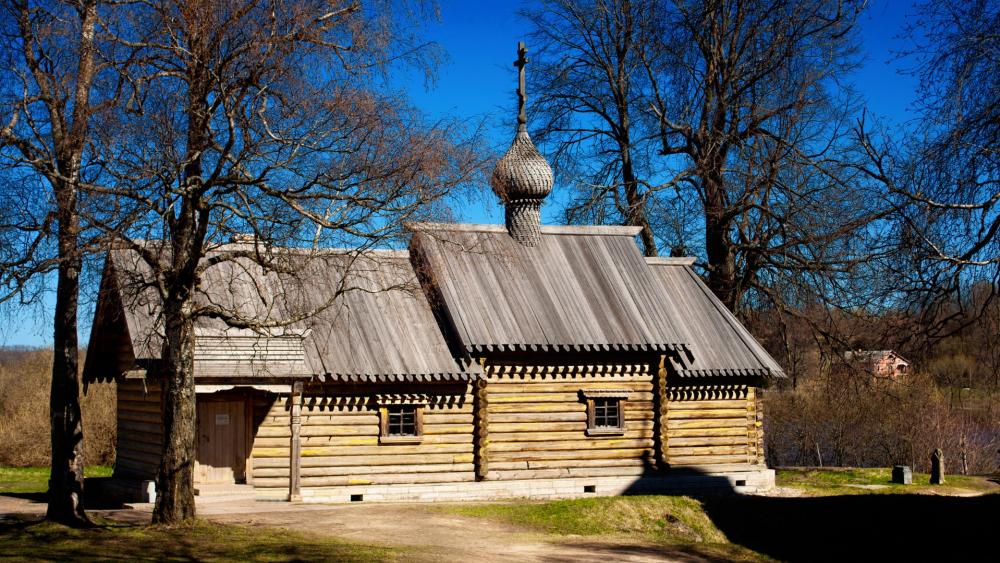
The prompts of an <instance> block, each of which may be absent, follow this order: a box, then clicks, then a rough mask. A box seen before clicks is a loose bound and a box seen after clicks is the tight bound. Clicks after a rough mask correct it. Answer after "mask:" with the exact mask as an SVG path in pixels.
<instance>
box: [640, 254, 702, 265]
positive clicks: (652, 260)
mask: <svg viewBox="0 0 1000 563" xmlns="http://www.w3.org/2000/svg"><path fill="white" fill-rule="evenodd" d="M695 260H697V258H695V257H694V256H646V263H647V264H649V265H650V266H693V265H694V263H695Z"/></svg>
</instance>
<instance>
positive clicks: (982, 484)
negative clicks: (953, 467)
mask: <svg viewBox="0 0 1000 563" xmlns="http://www.w3.org/2000/svg"><path fill="white" fill-rule="evenodd" d="M776 482H777V485H778V486H779V487H794V488H796V489H800V490H802V491H803V492H804V493H805V494H807V495H813V496H829V495H858V494H912V493H924V494H927V493H933V494H946V495H961V494H973V493H991V492H993V493H995V492H1000V486H998V485H997V484H996V483H994V482H991V481H990V480H989V479H988V478H986V477H977V476H965V475H945V484H944V485H931V484H930V475H928V474H926V473H914V474H913V484H912V485H900V484H897V483H893V482H892V470H891V469H889V468H796V469H778V470H777V475H776Z"/></svg>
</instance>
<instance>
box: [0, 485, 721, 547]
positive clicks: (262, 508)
mask: <svg viewBox="0 0 1000 563" xmlns="http://www.w3.org/2000/svg"><path fill="white" fill-rule="evenodd" d="M151 511H152V506H151V505H135V507H134V509H121V510H91V511H89V512H90V513H91V514H92V515H95V516H103V517H106V518H111V519H115V520H119V521H125V522H132V523H136V524H143V523H148V522H149V518H150V513H151ZM44 513H45V504H44V502H40V501H39V500H35V499H28V498H18V497H14V496H7V495H0V519H3V517H4V515H8V514H32V515H40V514H44ZM198 516H199V517H201V518H205V519H207V520H211V521H213V522H219V523H225V524H235V525H241V526H267V527H277V528H288V529H293V530H298V531H305V532H311V533H316V534H322V535H329V536H332V537H336V538H340V539H343V540H346V541H350V542H356V543H363V544H369V545H382V546H387V547H398V548H403V549H405V550H406V552H407V555H406V557H405V558H406V560H407V561H424V562H433V563H440V562H441V561H497V562H508V561H542V562H553V563H557V562H567V563H569V562H582V563H589V562H593V563H597V562H601V563H603V562H606V561H626V562H635V563H648V562H660V561H691V562H701V561H705V559H703V558H701V557H698V556H697V555H692V554H687V553H683V552H673V551H671V550H669V548H666V547H664V546H658V545H649V544H644V543H641V542H631V541H628V540H615V541H609V540H595V539H593V538H589V537H588V538H585V537H580V536H568V537H567V536H555V535H548V534H543V533H538V532H531V531H528V530H523V529H519V528H516V527H514V526H508V525H504V524H498V523H494V522H489V521H485V520H481V519H477V518H470V517H463V516H457V515H454V514H450V513H448V512H446V511H443V510H440V507H438V506H434V505H421V504H364V505H352V504H348V505H322V504H296V505H291V504H288V503H284V502H267V501H254V500H250V499H225V500H223V499H212V500H210V501H208V502H199V504H198Z"/></svg>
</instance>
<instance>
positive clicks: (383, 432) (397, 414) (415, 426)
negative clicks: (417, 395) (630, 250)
mask: <svg viewBox="0 0 1000 563" xmlns="http://www.w3.org/2000/svg"><path fill="white" fill-rule="evenodd" d="M379 418H380V420H379V423H380V429H379V430H380V432H379V443H381V444H415V443H419V442H420V439H421V435H422V434H423V406H421V405H388V406H384V407H381V408H379Z"/></svg>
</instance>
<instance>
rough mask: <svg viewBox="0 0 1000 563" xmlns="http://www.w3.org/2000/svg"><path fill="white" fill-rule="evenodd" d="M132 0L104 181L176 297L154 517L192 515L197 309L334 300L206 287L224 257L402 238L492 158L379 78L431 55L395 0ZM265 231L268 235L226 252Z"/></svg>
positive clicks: (246, 320)
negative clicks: (213, 295)
mask: <svg viewBox="0 0 1000 563" xmlns="http://www.w3.org/2000/svg"><path fill="white" fill-rule="evenodd" d="M129 9H130V10H132V11H131V12H130V14H129V17H128V18H127V19H124V20H123V22H122V23H121V25H119V26H118V27H116V28H115V29H114V30H113V31H114V32H115V33H116V34H117V38H116V44H117V46H118V48H119V49H121V50H123V52H127V53H128V56H127V57H126V60H127V61H128V64H127V65H123V67H122V68H121V69H120V72H121V73H122V74H123V75H126V76H128V78H129V89H128V90H127V95H128V98H129V102H128V111H123V112H119V113H117V114H115V116H114V119H113V120H111V119H109V121H108V122H106V123H104V124H102V130H105V131H108V130H114V131H116V132H118V134H117V135H116V136H114V137H111V138H109V139H108V140H107V142H104V143H103V148H102V151H103V152H104V154H105V155H106V159H107V160H108V162H113V163H114V166H113V169H114V170H113V173H114V175H115V178H116V184H115V187H114V188H110V189H101V188H99V187H94V190H95V191H96V192H98V193H101V194H102V195H103V196H105V197H106V198H107V201H108V202H109V205H111V203H110V202H115V205H117V206H118V207H117V208H115V213H114V218H115V220H114V222H109V223H107V224H104V225H103V227H104V228H105V229H106V230H108V231H109V232H117V233H125V236H123V237H122V241H121V244H123V245H125V247H126V248H129V249H131V250H132V251H134V252H136V253H137V254H138V255H139V256H141V258H142V261H143V262H144V264H145V266H144V268H147V269H148V278H147V280H146V281H147V283H148V284H149V288H151V289H152V290H153V291H154V294H155V295H156V297H157V300H158V301H159V302H160V303H162V310H161V311H160V324H161V327H160V330H162V336H163V344H162V354H161V360H160V362H159V364H158V367H157V371H158V374H159V376H160V377H161V378H162V382H163V385H164V397H165V398H164V449H163V456H162V461H161V465H160V470H159V473H158V477H157V489H158V494H157V500H156V507H155V510H154V516H153V518H154V521H155V522H178V521H182V520H185V519H189V518H192V517H193V516H194V510H195V509H194V496H193V465H194V454H195V446H196V442H195V387H194V376H193V361H194V343H195V334H194V323H195V321H196V320H197V319H206V318H207V319H216V320H219V321H222V322H224V323H225V324H226V325H228V326H231V327H241V328H249V329H253V330H256V331H262V332H263V331H266V330H268V329H270V328H275V327H281V326H287V325H290V324H292V323H295V322H297V321H299V320H301V319H303V318H305V317H307V316H308V315H309V314H312V313H315V312H316V311H317V310H319V309H321V308H322V307H325V306H329V305H330V303H329V302H324V303H318V304H313V306H311V307H307V308H305V309H304V310H302V311H298V312H295V313H288V314H286V315H284V316H270V317H264V318H260V317H256V316H254V315H248V314H246V313H245V312H244V311H243V310H241V309H240V307H239V304H226V303H224V302H220V301H213V300H211V299H209V300H205V299H199V298H198V297H199V296H204V295H205V289H204V288H203V287H202V285H201V284H202V279H203V276H204V275H205V274H206V272H207V271H208V270H209V269H211V268H213V267H215V266H218V265H220V264H223V263H225V262H231V263H233V264H236V266H234V267H240V268H246V267H248V266H247V265H246V264H248V263H249V264H253V265H254V267H255V268H262V269H263V271H265V272H272V273H276V274H280V275H290V276H291V275H295V273H296V271H300V270H301V269H302V268H303V265H302V258H301V257H302V256H305V255H308V254H309V252H311V250H312V249H319V248H323V247H332V246H343V247H349V248H354V249H357V250H358V251H361V250H364V249H365V248H370V247H372V246H376V245H383V244H388V243H391V242H392V241H394V240H396V237H398V236H399V235H400V233H401V223H402V222H403V221H405V220H408V219H411V218H416V217H418V216H419V214H421V213H424V212H425V211H426V210H427V209H428V207H429V206H433V205H434V204H435V203H436V202H439V201H440V199H441V197H442V196H443V195H444V194H445V193H447V191H448V190H449V189H450V188H451V187H453V186H456V185H459V184H461V183H462V182H463V181H465V180H466V179H467V178H468V175H469V174H470V172H471V171H472V170H473V169H474V166H473V165H474V163H475V159H473V158H471V154H472V153H471V152H470V151H468V150H466V149H465V148H464V147H463V146H459V145H456V144H454V143H453V142H452V138H453V137H454V135H453V133H454V131H452V130H451V129H450V128H449V127H445V126H443V125H438V126H425V125H422V123H421V121H420V119H419V116H418V115H417V114H416V113H415V112H413V111H412V110H409V109H408V108H407V106H406V103H405V100H401V99H399V98H398V97H397V96H394V95H392V94H391V93H384V89H380V88H379V87H378V84H379V77H380V71H381V70H384V69H388V68H391V67H392V62H393V61H394V60H399V59H401V58H402V59H407V60H408V61H410V62H414V57H416V58H417V59H419V57H420V56H421V55H422V53H423V51H422V50H421V48H420V45H419V44H416V43H414V42H413V41H411V39H412V38H411V37H410V36H409V35H408V34H407V32H404V31H403V29H404V26H403V24H404V23H405V21H407V18H405V17H403V16H401V15H400V14H399V13H398V11H394V10H393V9H392V6H391V5H390V3H388V2H386V3H384V4H381V3H380V4H379V5H378V6H377V7H371V6H368V7H363V6H362V5H361V4H360V3H346V4H344V3H340V2H335V1H327V0H268V1H264V2H252V1H243V0H226V1H223V0H202V1H193V2H191V1H186V2H185V1H179V0H178V1H164V2H149V3H142V4H137V5H132V6H130V7H129ZM416 62H420V61H419V60H416ZM247 234H250V235H252V243H250V244H244V245H242V246H241V247H239V248H237V249H234V248H232V247H227V248H226V251H225V252H219V251H217V250H220V247H221V246H222V245H223V244H225V243H228V242H229V241H230V240H231V239H232V238H233V237H234V236H236V237H240V236H245V235H247ZM148 239H159V240H162V242H146V240H148ZM277 246H285V247H293V248H297V249H298V251H296V252H292V253H289V252H278V251H276V250H275V247H277ZM290 255H296V256H299V257H300V258H297V259H295V260H290V259H289V258H288V256H290ZM334 293H336V292H334ZM231 305H232V306H231Z"/></svg>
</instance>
